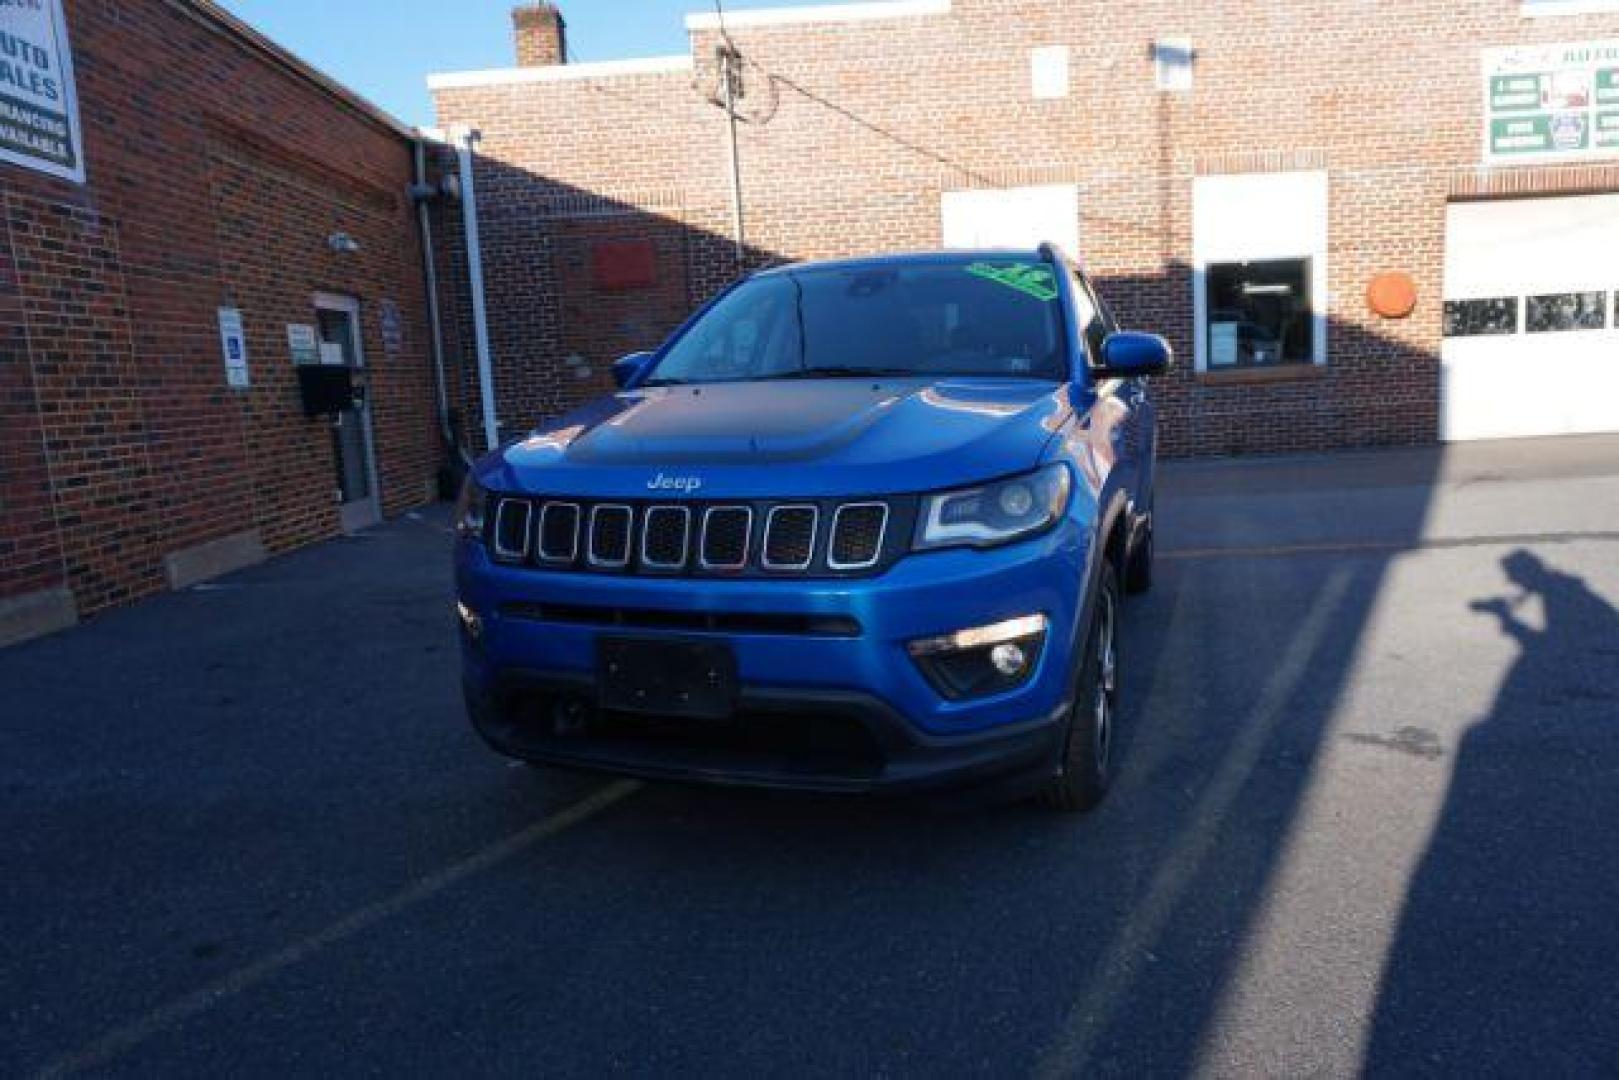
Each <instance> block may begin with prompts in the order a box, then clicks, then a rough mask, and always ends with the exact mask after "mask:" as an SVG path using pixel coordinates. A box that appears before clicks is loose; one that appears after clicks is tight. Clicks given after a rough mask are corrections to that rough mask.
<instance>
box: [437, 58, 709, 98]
mask: <svg viewBox="0 0 1619 1080" xmlns="http://www.w3.org/2000/svg"><path fill="white" fill-rule="evenodd" d="M692 66H693V65H692V58H691V54H690V53H677V54H675V55H673V56H642V57H636V58H634V59H630V60H592V61H589V62H586V63H580V64H549V65H545V66H542V67H511V68H488V69H485V70H482V71H451V72H444V73H441V74H436V75H429V76H428V77H427V88H428V89H429V90H464V89H468V88H471V87H478V86H510V85H517V84H521V83H543V82H566V81H568V80H570V79H611V78H622V77H625V76H633V75H669V74H678V73H682V72H689V71H691V70H692Z"/></svg>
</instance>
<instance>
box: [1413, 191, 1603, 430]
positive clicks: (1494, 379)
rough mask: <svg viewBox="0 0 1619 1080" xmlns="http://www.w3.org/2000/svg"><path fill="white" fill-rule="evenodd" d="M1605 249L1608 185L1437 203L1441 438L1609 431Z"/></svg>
mask: <svg viewBox="0 0 1619 1080" xmlns="http://www.w3.org/2000/svg"><path fill="white" fill-rule="evenodd" d="M1616 253H1619V195H1593V196H1576V197H1559V198H1548V199H1515V200H1502V201H1495V202H1476V203H1455V204H1452V205H1451V206H1450V207H1449V208H1448V209H1447V216H1446V237H1445V300H1446V302H1447V304H1446V307H1447V319H1446V322H1447V326H1446V337H1445V341H1444V346H1443V353H1442V360H1443V369H1444V373H1443V378H1442V383H1441V387H1442V390H1441V392H1442V403H1441V411H1440V415H1441V431H1440V433H1441V437H1442V438H1444V439H1446V440H1462V439H1490V438H1513V437H1522V436H1533V435H1553V434H1572V433H1588V432H1598V431H1619V315H1616V313H1615V310H1614V305H1615V303H1616V299H1615V290H1616V289H1619V254H1616ZM1460 301H1478V303H1472V304H1466V305H1463V304H1459V303H1458V302H1460Z"/></svg>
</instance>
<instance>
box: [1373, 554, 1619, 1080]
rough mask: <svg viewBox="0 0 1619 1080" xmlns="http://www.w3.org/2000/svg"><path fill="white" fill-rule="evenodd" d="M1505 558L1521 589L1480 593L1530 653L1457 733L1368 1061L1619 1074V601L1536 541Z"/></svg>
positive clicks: (1482, 605) (1426, 1070) (1385, 1068)
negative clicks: (1535, 614)
mask: <svg viewBox="0 0 1619 1080" xmlns="http://www.w3.org/2000/svg"><path fill="white" fill-rule="evenodd" d="M1502 568H1503V569H1504V570H1505V572H1506V576H1507V578H1508V579H1509V580H1510V581H1511V582H1512V584H1513V585H1515V586H1516V591H1515V592H1514V593H1512V594H1510V595H1507V596H1500V597H1492V598H1489V599H1484V600H1475V601H1474V602H1473V603H1472V604H1471V605H1470V606H1471V608H1472V610H1474V611H1476V612H1479V613H1481V614H1486V615H1490V616H1493V617H1494V618H1495V619H1496V621H1497V623H1498V624H1499V626H1500V629H1501V632H1502V633H1504V634H1506V635H1507V636H1508V637H1510V638H1512V639H1513V640H1514V641H1516V642H1517V643H1518V647H1519V650H1520V652H1519V655H1518V658H1517V660H1516V661H1515V662H1514V664H1513V666H1512V669H1511V671H1510V672H1509V673H1508V675H1507V677H1506V679H1505V681H1504V682H1503V683H1502V684H1501V688H1500V691H1499V693H1498V694H1497V697H1496V701H1495V703H1494V706H1493V707H1492V709H1491V710H1490V713H1489V715H1488V716H1486V717H1485V718H1484V720H1483V721H1481V722H1480V723H1478V724H1476V725H1475V726H1473V727H1472V728H1471V729H1470V730H1469V731H1468V733H1467V735H1466V736H1465V737H1464V738H1463V740H1462V743H1461V745H1460V748H1459V749H1458V752H1457V755H1456V761H1455V770H1454V773H1453V776H1452V780H1451V784H1450V789H1449V792H1448V794H1447V796H1446V800H1445V806H1444V810H1443V812H1442V814H1441V816H1440V819H1439V822H1438V824H1437V826H1436V827H1435V830H1434V834H1433V837H1432V839H1431V841H1430V843H1429V847H1428V851H1427V853H1426V854H1425V856H1424V858H1423V862H1422V864H1421V866H1420V868H1419V869H1418V871H1417V873H1416V874H1415V876H1414V877H1413V879H1412V883H1411V888H1410V891H1409V893H1408V895H1407V898H1406V905H1405V910H1404V913H1403V915H1402V917H1401V922H1400V928H1399V932H1398V934H1397V936H1396V938H1395V941H1394V946H1393V949H1392V951H1391V953H1390V956H1389V963H1388V967H1387V970H1386V972H1385V974H1384V978H1383V985H1382V989H1381V993H1380V996H1379V999H1378V1006H1377V1013H1376V1017H1375V1019H1374V1021H1373V1027H1372V1031H1371V1039H1370V1042H1369V1045H1368V1050H1367V1056H1366V1060H1365V1063H1366V1071H1367V1073H1368V1074H1376V1075H1392V1074H1400V1075H1407V1074H1411V1073H1423V1074H1434V1073H1456V1072H1466V1073H1468V1074H1469V1075H1474V1076H1520V1075H1556V1076H1586V1075H1603V1076H1613V1075H1616V1074H1619V611H1615V610H1614V608H1613V607H1612V606H1611V605H1610V604H1609V603H1608V602H1607V601H1606V600H1604V599H1603V598H1602V597H1601V596H1599V595H1598V594H1597V593H1596V592H1594V591H1593V590H1592V589H1591V588H1590V586H1589V585H1588V584H1587V583H1586V581H1585V580H1584V579H1583V578H1581V577H1578V576H1576V575H1574V574H1570V573H1566V572H1563V571H1561V570H1556V569H1553V568H1552V567H1549V566H1547V565H1546V563H1545V562H1543V561H1542V560H1541V559H1540V558H1539V557H1538V556H1536V555H1535V554H1533V553H1532V552H1529V551H1524V550H1518V551H1514V552H1512V553H1511V554H1510V555H1508V556H1506V557H1505V558H1504V559H1502ZM1536 598H1538V600H1539V602H1540V606H1541V609H1542V611H1543V618H1542V620H1540V622H1541V625H1540V626H1539V628H1537V626H1536V625H1534V623H1533V622H1532V621H1531V619H1530V618H1529V611H1528V609H1529V608H1530V602H1531V601H1532V600H1534V599H1536Z"/></svg>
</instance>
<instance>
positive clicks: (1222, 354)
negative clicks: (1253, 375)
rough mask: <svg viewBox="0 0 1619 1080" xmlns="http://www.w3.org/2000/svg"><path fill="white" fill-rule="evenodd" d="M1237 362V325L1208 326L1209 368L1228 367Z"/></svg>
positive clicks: (1232, 323)
mask: <svg viewBox="0 0 1619 1080" xmlns="http://www.w3.org/2000/svg"><path fill="white" fill-rule="evenodd" d="M1236 362H1237V324H1236V323H1234V322H1217V323H1210V324H1209V367H1230V366H1232V365H1233V364H1235V363H1236Z"/></svg>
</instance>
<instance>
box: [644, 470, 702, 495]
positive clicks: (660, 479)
mask: <svg viewBox="0 0 1619 1080" xmlns="http://www.w3.org/2000/svg"><path fill="white" fill-rule="evenodd" d="M646 486H647V490H649V491H683V492H685V493H686V494H687V495H694V494H696V492H697V489H698V488H700V487H702V486H703V481H702V478H701V477H696V476H665V475H663V474H662V473H659V474H658V475H657V476H654V477H653V478H652V479H650V480H648V481H647V482H646Z"/></svg>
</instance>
